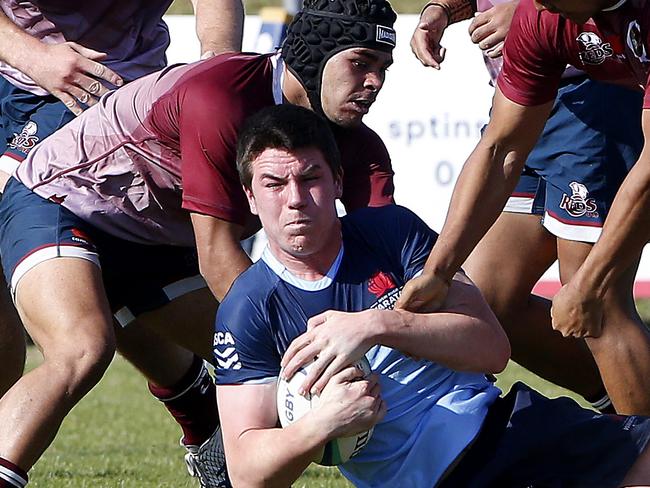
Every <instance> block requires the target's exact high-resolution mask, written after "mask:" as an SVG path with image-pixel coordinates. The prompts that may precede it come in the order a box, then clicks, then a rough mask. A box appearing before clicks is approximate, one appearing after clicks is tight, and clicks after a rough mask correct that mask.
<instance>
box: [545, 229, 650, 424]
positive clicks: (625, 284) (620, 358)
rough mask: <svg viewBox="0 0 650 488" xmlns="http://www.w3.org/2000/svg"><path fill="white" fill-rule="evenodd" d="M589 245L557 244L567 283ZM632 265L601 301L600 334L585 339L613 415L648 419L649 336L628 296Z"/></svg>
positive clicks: (632, 299) (569, 242)
mask: <svg viewBox="0 0 650 488" xmlns="http://www.w3.org/2000/svg"><path fill="white" fill-rule="evenodd" d="M591 248H592V246H591V244H587V243H583V242H574V241H566V240H563V239H559V240H558V252H559V255H560V275H561V279H562V282H563V283H566V282H568V281H569V280H570V279H571V277H572V276H573V274H574V272H575V271H576V270H577V269H578V267H579V266H580V264H582V262H583V261H584V259H585V258H586V257H587V254H589V251H590V250H591ZM635 275H636V265H635V266H633V267H632V269H630V270H628V271H627V272H626V273H625V275H623V276H622V277H621V279H620V280H619V281H618V283H617V284H616V285H615V286H612V287H611V288H610V290H609V291H608V292H607V295H606V297H605V306H604V315H603V333H602V335H601V336H600V337H598V338H594V339H587V345H588V346H589V349H591V352H592V353H593V355H594V358H595V360H596V363H597V364H598V368H599V369H600V374H601V376H602V378H603V381H604V383H605V387H606V388H607V392H608V393H609V397H610V399H611V400H612V403H613V405H614V407H615V408H616V411H617V412H619V413H622V414H630V415H631V414H635V415H650V333H649V332H648V330H647V329H646V327H645V324H644V323H643V321H642V320H641V318H640V317H639V315H638V313H637V311H636V307H635V305H634V297H633V295H632V290H633V285H634V276H635Z"/></svg>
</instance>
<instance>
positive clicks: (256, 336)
mask: <svg viewBox="0 0 650 488" xmlns="http://www.w3.org/2000/svg"><path fill="white" fill-rule="evenodd" d="M237 165H238V170H239V174H240V178H241V180H242V183H243V186H244V189H245V191H246V194H247V197H248V201H249V205H250V208H251V211H252V212H253V213H255V214H257V215H258V216H259V217H260V220H261V222H262V225H263V227H264V229H265V231H266V233H267V236H268V239H269V244H268V247H267V249H266V250H265V251H264V254H263V256H262V258H261V259H260V260H259V261H258V262H257V263H256V264H254V265H253V266H252V267H250V268H249V269H248V270H247V271H245V272H244V273H243V274H242V275H241V276H240V277H239V278H238V279H237V280H236V281H235V283H234V284H233V286H232V288H231V289H230V292H229V293H228V295H227V296H226V298H225V299H224V301H223V302H222V304H221V307H220V309H219V312H218V314H217V321H216V333H215V348H214V353H215V359H216V363H217V383H218V385H217V398H218V404H219V412H220V416H221V423H222V428H223V436H224V444H225V450H226V458H227V463H228V470H229V472H230V475H231V479H232V480H233V484H234V485H235V486H261V485H264V486H288V485H290V484H291V483H293V482H294V481H295V480H296V479H297V478H298V477H299V476H300V475H301V473H302V472H303V471H304V469H305V468H306V467H307V466H308V465H309V463H310V461H311V460H312V459H313V458H314V457H315V455H316V453H318V452H320V450H321V449H322V447H323V445H324V444H325V443H326V442H328V441H329V440H330V439H333V438H336V437H339V436H345V435H351V434H354V433H357V432H362V431H364V430H367V429H368V428H369V427H370V426H374V433H373V435H372V438H371V439H370V441H369V443H368V445H367V446H366V447H365V448H364V449H363V450H362V451H361V452H360V453H359V454H358V455H357V456H356V457H354V458H352V459H351V460H350V461H348V462H347V463H345V464H343V465H341V466H340V469H341V471H342V472H343V474H344V475H345V476H346V477H348V478H349V479H350V480H351V481H352V482H353V483H354V484H355V485H356V486H368V487H370V486H372V487H377V486H386V487H394V486H409V487H431V486H445V487H459V486H539V485H541V484H543V485H544V486H560V485H561V486H566V485H570V486H589V487H593V486H599V487H605V486H620V485H621V484H625V485H626V486H630V485H644V486H645V485H648V484H649V483H650V453H649V452H648V451H647V450H646V448H645V446H646V444H647V443H648V440H649V439H650V419H647V418H644V417H625V416H609V415H602V414H598V413H595V412H593V411H591V410H585V409H582V408H580V407H579V406H578V405H577V404H576V403H575V402H573V401H572V400H570V399H568V398H563V399H558V400H549V399H547V398H545V397H543V396H542V395H540V394H539V393H537V392H535V391H533V390H531V389H529V388H528V387H526V386H525V385H523V384H517V385H515V386H514V387H513V389H512V391H511V392H510V393H509V394H508V395H507V396H506V397H504V398H500V397H499V393H500V391H499V390H498V389H497V388H496V387H495V386H494V385H493V384H492V383H491V381H490V380H489V379H488V378H487V377H486V374H488V373H493V372H498V371H501V370H502V369H503V368H504V367H505V365H506V363H507V360H508V357H509V352H510V350H509V345H508V341H507V338H506V336H505V333H504V332H503V330H502V329H501V327H500V325H499V324H498V322H497V320H496V318H495V317H494V315H493V313H492V312H491V310H490V309H489V307H488V306H487V304H486V302H485V300H484V299H483V298H482V296H481V294H480V292H479V291H478V289H477V288H476V287H475V286H474V285H473V284H472V283H471V281H470V280H469V279H468V278H467V277H466V276H465V275H464V274H463V273H462V272H458V273H456V275H455V276H454V278H453V280H452V282H451V285H450V289H449V294H448V297H447V299H446V302H445V304H444V306H443V308H442V309H441V311H439V312H435V313H411V312H406V311H396V310H393V305H394V304H395V302H396V301H397V299H398V297H399V295H400V292H401V288H402V286H403V285H404V283H405V282H406V281H408V280H409V279H411V278H412V277H414V276H417V275H418V274H419V273H420V272H421V271H422V268H423V267H424V263H425V261H426V257H427V255H428V253H429V251H430V249H431V247H432V246H433V244H434V243H435V240H436V237H437V236H436V234H435V233H434V232H433V231H431V230H430V229H429V228H428V227H427V226H426V225H425V224H424V223H423V222H422V221H421V220H420V219H419V218H418V217H417V216H416V215H414V214H413V213H412V212H410V211H408V210H407V209H404V208H401V207H398V206H395V205H391V206H386V207H382V208H366V209H362V210H358V211H356V212H353V213H351V214H349V215H348V216H346V217H343V218H341V219H339V218H338V217H337V215H336V209H335V199H336V198H337V197H338V196H339V195H340V194H341V181H342V180H341V176H342V173H341V170H340V162H339V156H338V154H337V150H336V146H335V143H334V140H333V137H332V135H331V133H330V132H329V129H328V127H327V126H326V124H325V122H324V121H323V120H321V119H319V118H318V117H317V116H315V115H314V114H313V113H312V112H309V111H306V110H304V109H300V108H297V107H291V106H280V107H274V108H271V109H265V110H264V111H262V112H260V113H259V114H257V115H256V116H254V117H253V118H252V119H250V120H249V122H248V123H247V125H246V127H245V128H244V129H243V130H242V132H241V133H240V140H239V144H238V152H237ZM364 355H365V357H366V358H367V359H368V361H369V362H370V365H371V367H372V369H373V372H374V374H373V375H371V376H370V377H368V378H363V377H362V373H360V372H357V370H356V369H355V368H350V367H347V366H346V365H349V364H351V363H352V362H354V361H356V360H358V359H360V358H361V356H364ZM314 357H316V358H317V359H316V360H315V363H314V364H315V366H314V367H313V368H312V370H311V373H310V374H309V375H308V376H307V377H306V379H305V381H304V383H303V388H304V389H305V391H310V392H312V393H313V394H318V395H320V398H321V401H320V403H319V406H318V407H317V408H314V409H312V410H311V411H310V412H309V413H307V414H306V415H305V416H304V417H302V418H301V419H300V420H298V421H296V422H294V423H293V424H291V425H290V426H288V427H286V428H284V429H281V428H278V415H277V410H276V381H277V378H278V375H279V374H280V370H281V367H282V366H284V373H283V374H284V375H285V376H287V377H290V376H291V375H292V373H294V372H295V371H297V369H298V368H299V367H300V366H301V365H302V364H305V363H307V362H310V361H311V360H312V359H314ZM312 373H313V374H312Z"/></svg>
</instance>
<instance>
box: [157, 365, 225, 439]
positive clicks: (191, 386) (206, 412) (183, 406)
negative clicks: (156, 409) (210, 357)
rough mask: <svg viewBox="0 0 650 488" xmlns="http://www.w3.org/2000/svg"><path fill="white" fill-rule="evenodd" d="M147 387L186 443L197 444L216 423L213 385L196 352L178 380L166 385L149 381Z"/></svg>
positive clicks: (217, 420)
mask: <svg viewBox="0 0 650 488" xmlns="http://www.w3.org/2000/svg"><path fill="white" fill-rule="evenodd" d="M149 391H151V393H152V394H153V395H154V396H155V397H156V398H158V400H160V401H161V402H163V403H164V404H165V408H167V410H168V411H169V413H170V414H171V415H172V417H174V419H175V420H176V422H177V423H178V425H180V427H181V429H182V430H183V444H185V445H186V446H189V445H193V446H200V445H201V444H203V443H204V442H205V441H206V440H208V438H210V436H211V435H212V434H213V432H214V431H215V430H216V428H217V426H218V425H219V415H218V412H217V395H216V388H215V386H214V382H213V381H212V378H210V375H209V374H208V370H207V368H206V367H205V365H204V364H203V360H202V359H201V358H199V357H198V356H195V357H194V362H193V363H192V366H191V367H190V369H189V370H188V372H187V373H186V374H185V376H183V378H181V380H180V381H179V382H178V383H176V384H175V385H172V386H170V387H161V386H157V385H154V384H152V383H149Z"/></svg>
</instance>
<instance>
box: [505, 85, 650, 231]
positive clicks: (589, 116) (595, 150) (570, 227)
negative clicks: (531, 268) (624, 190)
mask: <svg viewBox="0 0 650 488" xmlns="http://www.w3.org/2000/svg"><path fill="white" fill-rule="evenodd" d="M642 101H643V94H642V93H641V92H636V91H632V90H629V89H627V88H623V87H620V86H617V85H611V84H607V83H601V82H598V81H593V80H589V79H586V78H583V77H579V78H577V79H575V78H571V79H568V80H565V81H564V82H563V85H562V86H561V88H560V90H559V93H558V97H557V99H556V101H555V104H554V106H553V111H552V112H551V116H550V118H549V120H548V122H547V124H546V127H545V128H544V132H543V134H542V136H541V137H540V139H539V141H538V142H537V145H536V146H535V148H534V149H533V151H532V152H531V154H530V156H529V157H528V160H527V161H526V166H525V168H524V171H523V173H522V175H521V178H520V180H519V183H518V185H517V187H516V189H515V191H514V192H513V194H512V196H511V197H510V199H509V200H508V203H507V204H506V207H505V209H504V210H505V211H507V212H517V213H528V214H537V215H543V224H544V227H546V228H547V229H548V230H549V231H550V232H551V233H552V234H554V235H556V236H558V237H560V238H563V239H568V240H572V241H584V242H596V241H597V240H598V237H599V236H600V232H601V229H602V226H603V223H604V222H605V218H606V217H607V213H608V212H609V209H610V207H611V205H612V202H613V201H614V196H615V195H616V192H617V191H618V189H619V187H620V186H621V183H622V182H623V180H624V179H625V176H626V175H627V173H628V172H629V170H630V168H631V167H632V166H633V165H634V163H635V162H636V160H637V159H638V157H639V154H640V153H641V149H642V147H643V132H642V129H641V111H642Z"/></svg>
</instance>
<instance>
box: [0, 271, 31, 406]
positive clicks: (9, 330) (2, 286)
mask: <svg viewBox="0 0 650 488" xmlns="http://www.w3.org/2000/svg"><path fill="white" fill-rule="evenodd" d="M24 368H25V333H24V330H23V324H22V323H21V322H20V318H19V317H18V313H17V312H16V309H15V307H14V304H13V302H12V301H11V296H10V293H9V290H8V289H7V285H6V283H5V280H4V276H2V273H1V272H0V372H1V373H0V397H2V395H4V393H5V392H6V391H7V390H8V389H9V388H11V386H12V385H13V384H14V383H15V382H16V381H18V379H19V378H20V377H21V376H22V374H23V370H24Z"/></svg>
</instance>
